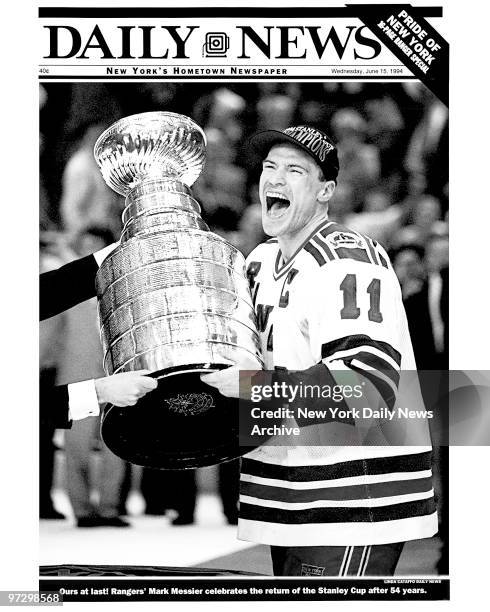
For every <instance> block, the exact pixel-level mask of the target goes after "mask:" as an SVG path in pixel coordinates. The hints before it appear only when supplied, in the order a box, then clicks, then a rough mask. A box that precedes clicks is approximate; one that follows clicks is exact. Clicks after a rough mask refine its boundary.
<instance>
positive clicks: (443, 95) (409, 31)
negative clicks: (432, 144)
mask: <svg viewBox="0 0 490 612" xmlns="http://www.w3.org/2000/svg"><path fill="white" fill-rule="evenodd" d="M348 6H349V8H350V9H351V10H352V11H353V13H354V14H355V15H356V17H358V19H360V20H361V21H362V22H363V23H364V24H365V25H366V26H367V27H368V28H369V29H370V30H371V31H372V33H373V34H374V35H375V36H377V37H378V38H379V40H380V41H381V42H382V43H383V44H384V45H385V46H386V47H387V48H388V49H389V50H390V51H391V52H392V53H393V55H395V56H396V57H397V59H399V60H400V61H401V62H402V63H403V64H404V66H406V67H407V68H408V69H409V70H410V71H411V72H413V74H414V75H416V76H417V77H418V78H419V79H420V80H421V81H422V83H424V85H426V86H427V87H428V88H429V89H430V90H431V91H432V92H433V93H434V94H435V95H436V96H437V97H438V98H439V99H440V100H441V101H442V102H444V104H446V106H448V105H449V44H448V42H447V41H446V40H445V39H444V38H443V37H442V36H441V35H440V34H439V33H438V32H437V31H436V30H435V29H434V28H433V27H432V26H431V25H430V24H429V23H428V21H427V20H426V19H424V18H423V17H421V16H420V11H416V9H414V7H413V6H411V5H410V4H383V5H379V4H355V5H348Z"/></svg>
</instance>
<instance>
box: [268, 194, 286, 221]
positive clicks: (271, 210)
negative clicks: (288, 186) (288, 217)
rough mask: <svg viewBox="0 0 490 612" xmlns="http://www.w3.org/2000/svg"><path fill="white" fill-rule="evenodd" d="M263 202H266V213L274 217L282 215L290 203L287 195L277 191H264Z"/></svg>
mask: <svg viewBox="0 0 490 612" xmlns="http://www.w3.org/2000/svg"><path fill="white" fill-rule="evenodd" d="M265 202H266V204H267V214H268V215H269V217H274V218H277V217H282V215H283V214H284V213H285V212H286V211H287V209H288V208H289V205H290V204H291V202H290V201H289V200H288V199H287V197H286V196H285V195H283V194H282V193H279V192H278V191H266V192H265Z"/></svg>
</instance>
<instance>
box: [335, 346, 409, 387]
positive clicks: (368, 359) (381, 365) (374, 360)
mask: <svg viewBox="0 0 490 612" xmlns="http://www.w3.org/2000/svg"><path fill="white" fill-rule="evenodd" d="M352 357H353V358H355V360H356V361H360V362H362V363H363V364H365V365H366V366H368V367H369V368H370V369H372V370H377V371H378V372H381V373H382V374H383V375H384V376H386V377H388V378H389V379H390V380H391V381H392V382H393V383H394V385H395V387H396V388H398V383H399V382H400V372H399V370H398V369H395V368H394V367H393V366H392V365H391V363H393V362H391V363H388V361H387V360H386V359H384V358H382V357H379V356H378V355H374V354H373V353H368V352H367V351H361V352H359V353H355V354H354V355H352ZM332 369H334V368H332Z"/></svg>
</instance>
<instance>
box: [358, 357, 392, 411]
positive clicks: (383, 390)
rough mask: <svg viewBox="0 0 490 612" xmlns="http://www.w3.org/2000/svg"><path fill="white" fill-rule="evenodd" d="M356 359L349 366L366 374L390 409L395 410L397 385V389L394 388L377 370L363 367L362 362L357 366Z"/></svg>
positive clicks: (363, 374)
mask: <svg viewBox="0 0 490 612" xmlns="http://www.w3.org/2000/svg"><path fill="white" fill-rule="evenodd" d="M354 361H355V360H353V361H352V362H351V363H350V364H349V367H350V368H351V369H352V370H354V372H357V373H358V374H361V375H362V376H365V377H366V378H367V379H368V380H369V381H370V382H371V383H372V384H373V385H374V386H375V387H376V389H377V390H378V392H379V394H380V395H381V397H382V398H383V401H384V402H385V404H386V407H387V408H388V410H393V408H394V407H395V402H396V395H397V394H396V387H395V389H393V387H392V386H391V384H390V383H388V382H387V381H386V380H383V378H381V376H379V375H378V374H379V373H378V372H377V371H375V370H367V369H366V368H364V367H362V364H358V365H357V366H356V365H355V363H354Z"/></svg>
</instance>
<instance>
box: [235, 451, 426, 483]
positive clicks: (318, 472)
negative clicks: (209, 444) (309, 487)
mask: <svg viewBox="0 0 490 612" xmlns="http://www.w3.org/2000/svg"><path fill="white" fill-rule="evenodd" d="M431 457H432V451H425V452H423V453H414V454H407V455H395V456H387V457H374V458H368V459H355V460H353V461H341V462H339V463H333V464H331V465H297V466H290V465H277V464H274V463H265V462H263V461H257V460H255V459H249V458H248V457H244V458H243V459H242V473H243V474H250V475H254V476H261V477H263V478H275V479H279V480H290V481H293V482H294V481H298V482H308V481H312V480H335V479H338V478H348V477H353V476H365V475H375V474H392V473H398V472H418V471H421V470H429V469H431Z"/></svg>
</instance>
